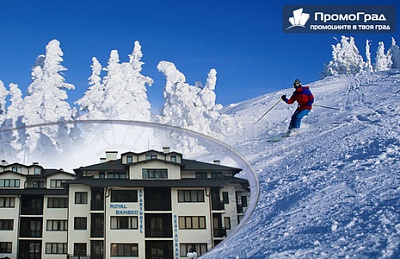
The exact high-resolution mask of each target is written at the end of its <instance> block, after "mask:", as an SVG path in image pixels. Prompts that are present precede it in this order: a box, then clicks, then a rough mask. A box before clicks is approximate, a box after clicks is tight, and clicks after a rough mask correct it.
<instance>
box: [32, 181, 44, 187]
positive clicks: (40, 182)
mask: <svg viewBox="0 0 400 259" xmlns="http://www.w3.org/2000/svg"><path fill="white" fill-rule="evenodd" d="M32 187H33V188H44V182H43V181H34V182H33V186H32Z"/></svg>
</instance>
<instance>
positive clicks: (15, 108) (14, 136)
mask: <svg viewBox="0 0 400 259" xmlns="http://www.w3.org/2000/svg"><path fill="white" fill-rule="evenodd" d="M9 89H10V90H9V93H10V105H9V106H8V107H7V113H6V121H5V127H6V128H7V129H13V130H12V131H11V132H9V134H8V137H7V139H8V140H9V141H10V145H11V148H12V149H13V151H14V156H15V157H19V158H20V159H21V157H22V156H23V151H22V147H23V145H24V143H25V141H26V134H25V130H24V128H23V126H24V124H23V123H22V118H23V116H24V108H25V103H24V101H23V99H22V92H21V90H20V89H19V88H18V85H17V84H13V83H11V84H10V86H9Z"/></svg>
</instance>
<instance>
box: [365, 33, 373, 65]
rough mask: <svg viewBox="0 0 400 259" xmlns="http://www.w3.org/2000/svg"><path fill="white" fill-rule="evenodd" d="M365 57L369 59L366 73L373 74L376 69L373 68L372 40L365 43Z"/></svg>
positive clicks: (366, 63)
mask: <svg viewBox="0 0 400 259" xmlns="http://www.w3.org/2000/svg"><path fill="white" fill-rule="evenodd" d="M365 56H366V58H367V62H365V71H367V72H372V71H373V70H374V67H373V66H372V60H371V41H370V40H366V42H365Z"/></svg>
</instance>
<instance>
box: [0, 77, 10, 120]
mask: <svg viewBox="0 0 400 259" xmlns="http://www.w3.org/2000/svg"><path fill="white" fill-rule="evenodd" d="M7 95H8V91H7V89H6V88H5V86H4V83H3V81H1V80H0V124H1V123H2V122H3V121H4V118H5V114H6V103H7V101H6V97H7Z"/></svg>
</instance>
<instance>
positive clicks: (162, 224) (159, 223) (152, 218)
mask: <svg viewBox="0 0 400 259" xmlns="http://www.w3.org/2000/svg"><path fill="white" fill-rule="evenodd" d="M144 222H145V237H169V238H172V214H169V213H168V214H150V213H146V214H145V220H144Z"/></svg>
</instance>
